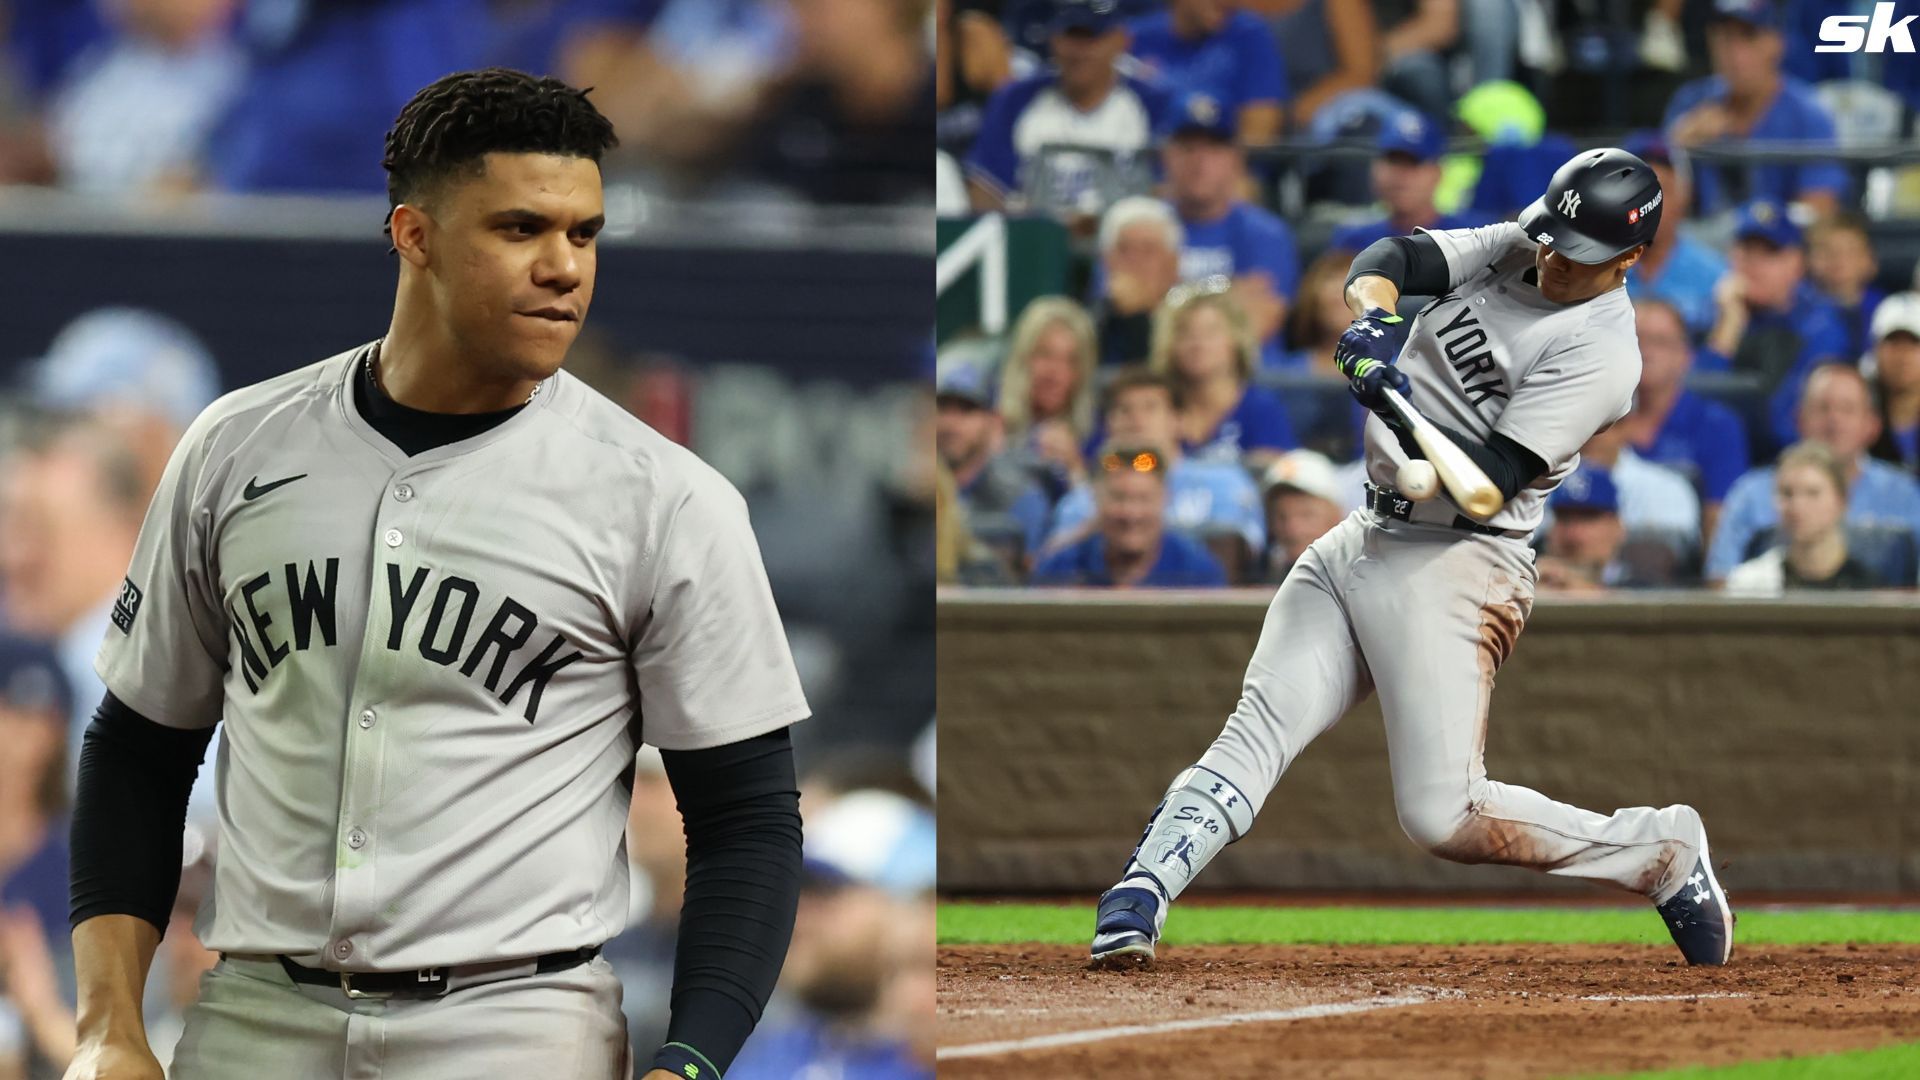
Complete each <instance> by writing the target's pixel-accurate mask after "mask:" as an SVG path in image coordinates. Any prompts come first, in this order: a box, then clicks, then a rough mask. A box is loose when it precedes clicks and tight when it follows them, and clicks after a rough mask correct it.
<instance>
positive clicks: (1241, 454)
mask: <svg viewBox="0 0 1920 1080" xmlns="http://www.w3.org/2000/svg"><path fill="white" fill-rule="evenodd" d="M1183 289H1185V290H1186V291H1184V292H1181V291H1178V290H1176V291H1175V292H1174V293H1173V294H1172V295H1170V296H1168V297H1167V300H1166V302H1165V303H1163V304H1162V305H1160V310H1159V311H1158V312H1157V313H1156V314H1155V315H1154V319H1153V355H1152V358H1151V360H1150V361H1149V362H1150V363H1151V364H1152V365H1153V369H1154V370H1155V371H1158V372H1162V373H1164V374H1167V375H1171V376H1172V377H1173V380H1174V382H1175V383H1176V384H1178V385H1179V387H1180V397H1181V405H1180V443H1181V448H1182V449H1183V450H1184V451H1185V452H1186V453H1187V454H1189V455H1191V456H1192V457H1194V458H1196V459H1199V460H1203V461H1222V462H1227V463H1235V462H1237V463H1239V464H1241V465H1244V466H1246V467H1247V468H1249V469H1256V470H1257V469H1264V468H1266V466H1267V464H1268V463H1270V462H1271V461H1272V460H1273V459H1274V458H1276V457H1278V456H1279V455H1280V454H1281V453H1283V452H1285V451H1287V450H1291V449H1293V448H1294V447H1295V446H1298V445H1299V442H1298V440H1296V439H1295V438H1294V435H1293V425H1292V422H1291V421H1289V420H1288V419H1287V410H1286V406H1284V405H1282V404H1280V399H1279V398H1278V397H1276V396H1275V395H1274V393H1273V391H1271V390H1268V389H1267V388H1265V387H1263V386H1257V385H1255V384H1254V383H1253V372H1254V366H1255V363H1256V362H1257V358H1258V356H1259V354H1260V350H1259V345H1258V344H1257V343H1256V342H1255V341H1254V339H1253V328H1252V327H1250V326H1248V325H1247V316H1246V313H1245V312H1244V311H1242V310H1241V308H1240V305H1239V303H1238V302H1236V301H1235V300H1234V298H1233V295H1232V294H1231V293H1226V292H1213V291H1208V290H1207V289H1205V288H1197V287H1192V286H1183Z"/></svg>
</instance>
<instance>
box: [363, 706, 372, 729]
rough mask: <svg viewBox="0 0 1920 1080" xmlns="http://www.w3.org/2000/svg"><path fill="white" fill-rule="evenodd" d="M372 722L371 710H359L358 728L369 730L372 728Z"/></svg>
mask: <svg viewBox="0 0 1920 1080" xmlns="http://www.w3.org/2000/svg"><path fill="white" fill-rule="evenodd" d="M373 720H374V712H373V710H372V709H361V710H360V726H361V727H362V728H370V727H372V726H373Z"/></svg>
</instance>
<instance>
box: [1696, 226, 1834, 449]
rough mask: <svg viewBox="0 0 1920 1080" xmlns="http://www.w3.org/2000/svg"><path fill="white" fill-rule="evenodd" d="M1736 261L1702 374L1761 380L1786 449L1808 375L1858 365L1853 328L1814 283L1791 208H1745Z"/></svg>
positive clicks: (1717, 293)
mask: <svg viewBox="0 0 1920 1080" xmlns="http://www.w3.org/2000/svg"><path fill="white" fill-rule="evenodd" d="M1732 256H1733V258H1732V264H1733V268H1732V270H1731V271H1729V272H1728V274H1727V276H1726V277H1724V278H1722V279H1720V284H1719V285H1717V286H1716V287H1715V288H1714V300H1715V306H1716V308H1717V313H1716V316H1715V319H1714V324H1713V330H1712V331H1711V332H1709V333H1708V334H1707V340H1706V343H1705V345H1704V346H1703V347H1702V348H1701V350H1700V354H1699V356H1698V357H1697V358H1696V361H1695V366H1697V367H1699V368H1701V369H1702V370H1705V371H1726V370H1733V371H1744V372H1751V373H1753V374H1756V375H1758V376H1760V378H1761V379H1762V380H1763V381H1764V383H1765V385H1766V387H1767V390H1768V392H1769V394H1770V395H1771V397H1770V399H1769V401H1768V406H1767V414H1768V422H1769V423H1768V433H1770V434H1771V436H1772V438H1773V439H1774V440H1775V443H1774V444H1775V445H1776V446H1785V445H1787V444H1788V443H1791V442H1793V441H1794V437H1795V433H1794V408H1795V406H1796V405H1797V404H1798V403H1799V401H1800V386H1801V384H1802V383H1803V382H1804V381H1805V380H1806V375H1807V372H1809V371H1811V370H1813V368H1814V365H1816V364H1818V363H1820V362H1821V361H1822V360H1830V359H1845V360H1848V361H1851V360H1852V359H1853V358H1852V357H1848V356H1846V355H1845V354H1846V348H1847V328H1846V324H1845V322H1844V321H1842V319H1841V318H1840V312H1839V309H1838V308H1836V307H1834V305H1833V302H1832V301H1830V300H1828V299H1826V298H1825V297H1823V296H1821V295H1820V291H1819V290H1818V289H1816V288H1814V287H1813V283H1812V282H1810V281H1808V280H1807V256H1806V247H1805V241H1804V238H1803V237H1802V235H1801V232H1800V226H1799V225H1797V224H1795V223H1794V220H1793V217H1792V215H1791V214H1790V213H1789V211H1788V209H1787V207H1786V206H1785V205H1783V204H1781V203H1778V202H1773V201H1770V200H1765V199H1760V200H1755V201H1754V202H1751V203H1748V204H1747V205H1746V206H1744V207H1741V209H1740V215H1739V218H1738V219H1737V220H1736V222H1735V224H1734V229H1733V250H1732ZM1753 434H1754V435H1756V436H1763V437H1764V435H1765V434H1767V433H1762V432H1754V433H1753Z"/></svg>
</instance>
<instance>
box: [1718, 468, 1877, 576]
mask: <svg viewBox="0 0 1920 1080" xmlns="http://www.w3.org/2000/svg"><path fill="white" fill-rule="evenodd" d="M1773 503H1774V513H1775V514H1776V515H1777V516H1778V518H1779V521H1780V533H1779V540H1778V542H1777V543H1776V544H1775V545H1774V546H1773V547H1772V548H1771V549H1770V550H1768V551H1767V552H1766V553H1765V554H1762V555H1756V556H1755V557H1753V558H1751V559H1748V560H1747V561H1746V562H1743V563H1741V564H1740V565H1739V566H1736V567H1734V568H1733V570H1732V571H1731V572H1729V573H1728V574H1727V592H1728V593H1731V594H1735V595H1741V596H1779V595H1780V594H1781V593H1783V592H1786V591H1788V590H1797V589H1877V588H1880V587H1882V586H1884V585H1886V584H1888V583H1887V582H1884V581H1881V580H1880V577H1879V575H1877V574H1875V573H1874V572H1873V570H1872V568H1871V567H1868V566H1867V565H1865V564H1864V563H1862V562H1861V561H1860V560H1859V559H1857V558H1854V557H1853V556H1852V554H1851V553H1850V552H1849V551H1848V550H1847V531H1846V528H1845V527H1844V521H1845V519H1846V516H1847V467H1846V466H1845V464H1843V463H1842V462H1841V460H1840V459H1839V458H1837V457H1835V456H1834V454H1833V451H1831V450H1829V449H1827V448H1826V447H1825V446H1822V445H1821V444H1819V443H1816V442H1805V443H1796V444H1794V445H1793V446H1789V447H1787V449H1786V450H1785V451H1783V452H1782V453H1781V454H1780V462H1779V464H1778V465H1777V466H1775V468H1774V475H1773ZM1902 584H1908V583H1906V582H1902Z"/></svg>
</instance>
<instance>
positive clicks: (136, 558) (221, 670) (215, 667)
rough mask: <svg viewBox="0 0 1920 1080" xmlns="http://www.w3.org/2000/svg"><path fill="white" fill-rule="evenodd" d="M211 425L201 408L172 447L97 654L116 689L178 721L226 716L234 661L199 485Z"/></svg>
mask: <svg viewBox="0 0 1920 1080" xmlns="http://www.w3.org/2000/svg"><path fill="white" fill-rule="evenodd" d="M212 426H213V425H212V424H211V422H210V421H209V418H208V417H206V416H202V417H201V419H200V420H198V421H196V422H195V423H194V424H193V426H191V427H190V428H188V429H187V433H186V435H184V436H183V437H182V438H181V440H180V445H179V446H177V447H175V448H174V452H173V457H172V458H171V459H170V460H169V461H168V462H167V468H166V472H165V473H164V474H163V475H162V476H161V478H160V486H159V488H158V489H157V490H155V492H154V495H153V502H152V504H150V505H149V506H148V507H147V517H146V521H145V523H143V524H142V525H141V526H140V539H139V541H138V542H137V543H136V544H135V545H134V549H133V562H132V565H131V567H130V568H129V569H128V571H127V579H126V581H125V582H123V583H122V584H121V586H120V596H119V598H118V599H116V600H115V601H114V605H113V613H112V623H111V624H110V625H109V626H108V627H107V632H106V637H105V639H104V640H103V641H102V642H101V645H100V652H99V654H98V655H97V656H96V657H95V659H94V670H95V671H96V672H98V673H99V675H100V678H101V680H102V681H103V682H105V683H106V686H107V689H108V690H109V691H111V692H112V693H113V696H114V697H116V698H118V699H120V700H121V701H123V702H125V703H126V704H127V706H128V707H129V708H131V709H132V710H133V711H135V712H137V713H139V714H140V715H142V716H144V717H147V718H149V719H151V720H153V721H154V722H156V723H159V724H164V725H166V726H167V727H172V728H204V727H212V726H213V725H214V724H216V723H218V722H219V720H220V711H221V708H220V707H221V695H222V688H221V687H222V682H223V681H224V679H225V677H226V670H227V647H226V646H227V633H228V621H227V612H226V609H225V607H224V605H223V604H222V602H221V599H220V587H219V581H218V576H217V574H216V572H215V571H214V569H213V562H214V560H213V559H212V557H211V552H209V551H208V549H207V544H208V538H209V535H210V531H211V530H210V527H209V526H210V524H211V522H212V517H213V515H212V510H211V508H210V506H208V505H204V504H203V498H204V492H203V490H202V488H203V480H204V474H205V472H206V468H207V460H208V453H207V451H208V447H207V442H208V437H209V432H210V430H211V428H212Z"/></svg>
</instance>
